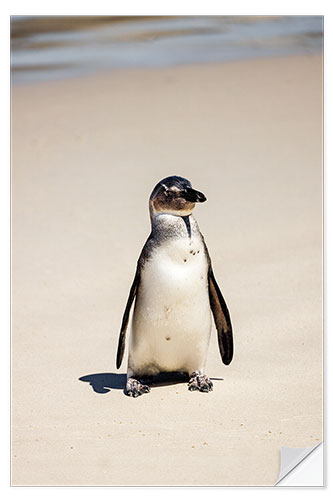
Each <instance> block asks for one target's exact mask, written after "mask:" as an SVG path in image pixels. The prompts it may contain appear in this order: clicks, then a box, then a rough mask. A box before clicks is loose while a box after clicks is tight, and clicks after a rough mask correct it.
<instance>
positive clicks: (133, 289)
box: [116, 265, 140, 369]
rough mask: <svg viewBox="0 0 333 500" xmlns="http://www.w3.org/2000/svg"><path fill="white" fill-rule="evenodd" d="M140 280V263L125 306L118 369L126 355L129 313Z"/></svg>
mask: <svg viewBox="0 0 333 500" xmlns="http://www.w3.org/2000/svg"><path fill="white" fill-rule="evenodd" d="M139 282H140V268H139V265H138V266H137V269H136V273H135V277H134V280H133V283H132V286H131V289H130V293H129V296H128V299H127V304H126V307H125V311H124V315H123V321H122V323H121V329H120V334H119V340H118V350H117V360H116V366H117V369H118V368H120V365H121V362H122V360H123V357H124V351H125V337H126V330H127V325H128V320H129V315H130V311H131V307H132V304H133V301H134V299H135V296H136V293H137V290H138V285H139Z"/></svg>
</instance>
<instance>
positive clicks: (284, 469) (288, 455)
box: [275, 443, 322, 486]
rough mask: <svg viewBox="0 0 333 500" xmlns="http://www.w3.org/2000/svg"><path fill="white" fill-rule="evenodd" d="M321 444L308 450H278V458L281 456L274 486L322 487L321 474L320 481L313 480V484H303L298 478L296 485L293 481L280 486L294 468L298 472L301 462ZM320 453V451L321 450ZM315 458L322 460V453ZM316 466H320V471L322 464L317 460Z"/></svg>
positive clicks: (283, 448) (282, 448) (285, 448)
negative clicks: (278, 472)
mask: <svg viewBox="0 0 333 500" xmlns="http://www.w3.org/2000/svg"><path fill="white" fill-rule="evenodd" d="M321 445H322V443H318V444H315V445H314V446H310V447H308V448H287V447H284V446H282V447H281V449H280V456H281V462H280V474H279V477H278V479H277V481H276V483H275V486H277V485H280V486H284V485H285V486H322V472H321V481H320V480H315V484H312V483H311V484H303V482H302V480H301V478H299V480H298V483H300V484H296V483H295V482H294V481H290V482H288V484H281V481H282V480H283V479H284V478H286V476H287V475H288V474H289V473H290V472H291V471H293V470H294V469H295V468H296V467H297V470H299V468H298V465H299V464H300V463H301V462H303V460H305V459H306V458H307V457H308V456H309V455H310V454H311V453H312V452H313V451H314V450H316V449H317V448H319V446H321ZM321 451H322V450H321ZM317 458H319V459H320V458H321V459H322V453H321V454H319V455H318V457H317ZM317 463H318V464H321V469H322V463H321V461H320V460H319V461H318V462H317Z"/></svg>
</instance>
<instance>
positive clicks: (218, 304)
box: [208, 266, 233, 365]
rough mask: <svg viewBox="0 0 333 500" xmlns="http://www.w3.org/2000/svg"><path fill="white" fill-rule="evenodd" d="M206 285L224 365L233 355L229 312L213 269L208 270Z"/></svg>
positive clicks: (227, 363) (229, 361)
mask: <svg viewBox="0 0 333 500" xmlns="http://www.w3.org/2000/svg"><path fill="white" fill-rule="evenodd" d="M208 287H209V301H210V307H211V310H212V313H213V316H214V321H215V325H216V329H217V338H218V343H219V349H220V354H221V357H222V361H223V363H224V364H225V365H229V363H231V360H232V356H233V338H232V326H231V320H230V314H229V311H228V307H227V304H226V303H225V300H224V298H223V296H222V293H221V290H220V289H219V286H218V284H217V282H216V279H215V276H214V273H213V269H212V267H211V266H210V267H209V270H208Z"/></svg>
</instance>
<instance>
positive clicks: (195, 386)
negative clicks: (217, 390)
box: [188, 372, 213, 392]
mask: <svg viewBox="0 0 333 500" xmlns="http://www.w3.org/2000/svg"><path fill="white" fill-rule="evenodd" d="M188 390H189V391H200V392H210V391H212V390H213V382H212V381H211V380H210V378H209V377H207V375H202V374H200V373H199V372H193V373H191V374H190V381H189V383H188Z"/></svg>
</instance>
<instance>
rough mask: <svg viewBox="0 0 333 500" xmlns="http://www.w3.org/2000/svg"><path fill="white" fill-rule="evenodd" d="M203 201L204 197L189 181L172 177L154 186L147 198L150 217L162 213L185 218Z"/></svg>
mask: <svg viewBox="0 0 333 500" xmlns="http://www.w3.org/2000/svg"><path fill="white" fill-rule="evenodd" d="M204 201H206V196H205V195H204V194H203V193H200V191H196V190H195V189H193V188H192V185H191V183H190V181H188V180H187V179H184V178H183V177H178V176H177V175H172V176H171V177H166V178H165V179H162V180H161V181H160V182H159V183H158V184H156V186H155V187H154V189H153V191H152V193H151V195H150V198H149V208H150V213H151V216H153V215H156V214H158V213H164V214H170V215H178V216H181V217H185V216H187V215H190V214H191V213H192V212H193V210H194V207H195V204H196V203H202V202H204Z"/></svg>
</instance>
